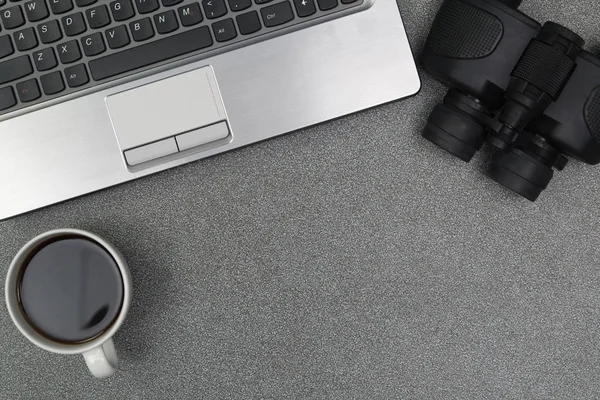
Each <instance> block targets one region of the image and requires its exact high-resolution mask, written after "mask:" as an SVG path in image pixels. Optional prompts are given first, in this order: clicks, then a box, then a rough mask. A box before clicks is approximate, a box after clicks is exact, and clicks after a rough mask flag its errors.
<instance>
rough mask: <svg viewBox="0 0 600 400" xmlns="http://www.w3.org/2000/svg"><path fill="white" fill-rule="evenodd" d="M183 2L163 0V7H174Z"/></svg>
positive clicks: (179, 0) (180, 0)
mask: <svg viewBox="0 0 600 400" xmlns="http://www.w3.org/2000/svg"><path fill="white" fill-rule="evenodd" d="M182 1H183V0H162V5H163V6H165V7H170V6H174V5H176V4H179V3H181V2H182Z"/></svg>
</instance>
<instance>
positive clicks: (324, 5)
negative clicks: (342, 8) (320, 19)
mask: <svg viewBox="0 0 600 400" xmlns="http://www.w3.org/2000/svg"><path fill="white" fill-rule="evenodd" d="M317 3H319V9H320V10H321V11H327V10H331V9H332V8H336V7H337V5H338V2H337V0H317Z"/></svg>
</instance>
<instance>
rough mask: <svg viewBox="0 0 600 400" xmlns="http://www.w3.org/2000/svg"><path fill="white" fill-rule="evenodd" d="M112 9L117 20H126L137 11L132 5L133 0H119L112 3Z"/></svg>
mask: <svg viewBox="0 0 600 400" xmlns="http://www.w3.org/2000/svg"><path fill="white" fill-rule="evenodd" d="M110 11H111V12H112V15H113V18H114V20H115V21H125V20H128V19H129V18H133V16H134V15H135V11H133V6H132V5H131V0H117V1H113V2H112V3H110Z"/></svg>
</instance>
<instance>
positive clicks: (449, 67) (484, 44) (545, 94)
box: [422, 0, 600, 201]
mask: <svg viewBox="0 0 600 400" xmlns="http://www.w3.org/2000/svg"><path fill="white" fill-rule="evenodd" d="M520 5H521V0H445V1H444V3H443V5H442V7H441V9H440V11H439V12H438V15H437V17H436V19H435V21H434V23H433V27H432V29H431V32H430V34H429V37H428V39H427V42H426V46H425V51H424V53H423V56H422V63H423V66H424V67H425V69H426V70H427V71H428V72H429V73H431V74H432V75H433V76H434V77H435V78H436V79H438V80H439V81H441V82H442V83H444V84H445V85H447V86H448V87H450V91H449V92H448V94H447V95H446V97H445V98H444V101H443V103H442V104H439V105H437V106H436V107H435V109H434V110H433V112H432V113H431V115H430V117H429V119H428V121H427V125H426V126H425V129H424V132H423V137H425V138H426V139H428V140H429V141H431V142H433V143H435V144H436V145H438V146H440V147H441V148H443V149H445V150H447V151H449V152H450V153H451V154H453V155H455V156H456V157H458V158H460V159H462V160H464V161H466V162H469V161H470V160H471V159H472V158H473V156H474V155H475V154H476V153H477V151H479V150H480V149H481V147H482V146H483V144H484V143H485V142H488V143H489V144H490V145H491V146H493V148H494V150H495V151H494V156H493V159H492V163H491V165H490V167H489V170H488V175H489V176H490V177H491V178H492V179H494V180H495V181H497V182H498V183H500V184H502V185H504V186H506V187H507V188H509V189H511V190H513V191H514V192H516V193H518V194H520V195H522V196H524V197H525V198H527V199H529V200H531V201H535V200H537V198H538V197H539V196H540V194H541V193H542V191H543V190H545V189H546V188H547V187H548V184H549V183H550V181H551V180H552V178H553V176H554V170H559V171H560V170H563V169H564V168H565V167H566V165H567V162H568V158H567V157H570V158H573V159H577V160H580V161H582V162H585V163H588V164H594V165H595V164H598V163H600V59H599V58H598V57H595V56H594V55H592V54H591V53H589V52H587V51H585V50H584V44H585V43H584V40H583V39H582V38H581V37H580V36H579V35H577V34H576V33H574V32H573V31H571V30H569V29H567V28H566V27H564V26H561V25H559V24H556V23H553V22H547V23H545V24H544V25H543V26H542V25H541V24H540V23H538V22H537V21H535V20H533V19H532V18H530V17H528V16H527V15H525V14H524V13H522V12H521V11H519V10H518V8H519V6H520Z"/></svg>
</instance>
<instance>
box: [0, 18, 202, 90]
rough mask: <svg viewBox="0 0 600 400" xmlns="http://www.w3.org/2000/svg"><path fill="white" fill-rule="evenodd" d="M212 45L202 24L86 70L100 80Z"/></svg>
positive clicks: (104, 60) (112, 56)
mask: <svg viewBox="0 0 600 400" xmlns="http://www.w3.org/2000/svg"><path fill="white" fill-rule="evenodd" d="M212 44H213V41H212V37H211V34H210V30H209V29H208V27H207V26H202V27H200V28H196V29H191V30H188V31H186V32H183V33H180V34H177V35H173V36H168V37H166V38H164V39H161V40H156V41H154V42H150V43H148V44H145V45H143V46H138V47H134V48H132V49H129V50H125V51H122V52H120V53H115V54H111V55H108V56H105V57H102V58H99V59H96V60H92V61H90V63H89V67H90V72H91V74H92V77H93V78H94V79H95V80H97V81H100V80H103V79H106V78H110V77H112V76H115V75H119V74H122V73H124V72H129V71H133V70H135V69H138V68H142V67H147V66H149V65H152V64H155V63H158V62H161V61H165V60H168V59H171V58H174V57H178V56H181V55H184V54H188V53H191V52H193V51H197V50H201V49H204V48H207V47H210V46H212ZM0 76H1V75H0Z"/></svg>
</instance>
